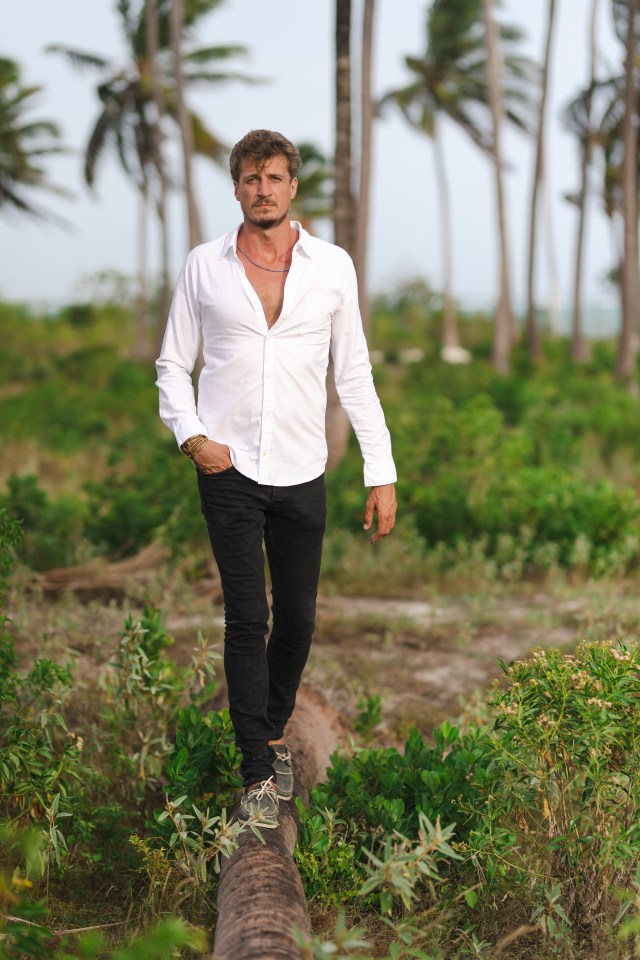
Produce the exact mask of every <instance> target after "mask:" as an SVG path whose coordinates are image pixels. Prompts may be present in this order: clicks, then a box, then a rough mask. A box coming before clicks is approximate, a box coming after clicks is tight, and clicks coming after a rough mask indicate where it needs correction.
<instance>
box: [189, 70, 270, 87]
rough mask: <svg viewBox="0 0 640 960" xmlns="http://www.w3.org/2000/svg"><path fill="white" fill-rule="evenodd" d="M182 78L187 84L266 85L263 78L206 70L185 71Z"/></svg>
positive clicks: (265, 80)
mask: <svg viewBox="0 0 640 960" xmlns="http://www.w3.org/2000/svg"><path fill="white" fill-rule="evenodd" d="M184 78H185V80H186V81H187V83H217V84H222V83H230V82H231V81H236V80H238V81H240V82H241V83H256V84H257V83H266V82H267V79H266V78H265V77H248V76H247V75H246V74H244V73H214V72H211V71H208V70H185V72H184Z"/></svg>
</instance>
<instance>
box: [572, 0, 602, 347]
mask: <svg viewBox="0 0 640 960" xmlns="http://www.w3.org/2000/svg"><path fill="white" fill-rule="evenodd" d="M597 9H598V0H592V3H591V19H590V26H589V96H588V100H587V121H586V127H587V129H586V137H585V140H584V142H583V143H582V144H581V150H580V192H579V194H578V231H577V236H576V255H575V265H574V279H573V314H572V317H571V359H572V360H573V361H574V363H588V362H589V360H590V359H591V345H590V344H589V342H588V340H587V339H586V338H585V336H584V331H583V323H582V265H583V261H584V240H585V228H586V220H587V192H588V182H589V169H590V167H591V157H592V154H593V144H592V140H591V104H592V99H593V88H594V84H595V80H596V13H597Z"/></svg>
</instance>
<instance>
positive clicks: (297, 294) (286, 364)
mask: <svg viewBox="0 0 640 960" xmlns="http://www.w3.org/2000/svg"><path fill="white" fill-rule="evenodd" d="M291 226H292V227H293V228H295V229H297V230H298V232H299V239H298V241H297V243H296V245H295V246H294V248H293V252H292V258H291V269H290V270H289V273H288V275H287V279H286V283H285V288H284V302H283V305H282V311H281V313H280V316H279V317H278V320H277V321H276V323H275V324H274V325H273V326H272V327H271V328H270V329H269V327H268V326H267V320H266V317H265V314H264V310H263V308H262V304H261V303H260V299H259V298H258V296H257V294H256V292H255V290H254V289H253V287H252V286H251V284H250V283H249V281H248V279H247V277H246V275H245V271H244V266H243V264H242V262H241V260H240V259H239V258H238V255H237V252H236V238H237V235H238V230H237V229H236V230H234V231H232V232H231V233H227V234H225V235H224V236H223V237H220V238H219V239H218V240H213V241H211V242H210V243H204V244H202V245H201V246H199V247H196V248H195V249H194V250H192V251H191V253H190V254H189V256H188V257H187V260H186V262H185V264H184V266H183V268H182V270H181V272H180V276H179V278H178V283H177V286H176V291H175V294H174V297H173V303H172V305H171V311H170V313H169V320H168V324H167V329H166V333H165V336H164V342H163V344H162V351H161V353H160V357H159V358H158V360H157V362H156V368H157V371H158V380H157V386H158V388H159V390H160V416H161V418H162V420H163V421H164V423H165V424H166V425H167V426H168V427H169V428H170V429H171V430H173V433H174V434H175V437H176V440H177V442H178V445H180V444H182V443H184V441H185V440H187V439H188V438H189V437H192V436H194V435H195V434H205V435H206V436H207V437H209V438H210V439H211V440H216V441H217V442H218V443H224V444H227V445H228V446H229V450H230V454H231V462H232V463H233V465H234V467H236V469H237V470H239V472H240V473H242V474H244V475H245V476H247V477H249V478H250V479H252V480H256V481H257V482H258V483H263V484H269V485H273V486H289V485H292V484H296V483H304V482H305V481H307V480H313V479H314V478H315V477H318V476H320V474H321V473H322V472H323V470H324V468H325V464H326V460H327V443H326V437H325V410H326V401H327V393H326V383H325V381H326V374H327V366H328V361H329V351H330V350H331V356H332V357H333V362H334V373H335V381H336V387H337V390H338V396H339V398H340V403H341V405H342V407H343V409H344V410H345V412H346V414H347V416H348V418H349V420H350V421H351V425H352V426H353V429H354V430H355V433H356V436H357V438H358V442H359V444H360V449H361V451H362V455H363V458H364V482H365V486H378V485H380V484H384V483H393V482H395V480H396V470H395V466H394V462H393V458H392V455H391V440H390V437H389V431H388V430H387V427H386V424H385V420H384V414H383V412H382V407H381V406H380V401H379V399H378V396H377V394H376V390H375V387H374V384H373V378H372V375H371V364H370V363H369V352H368V349H367V343H366V340H365V336H364V332H363V329H362V321H361V318H360V311H359V309H358V293H357V283H356V275H355V270H354V267H353V263H352V261H351V258H350V257H349V256H348V255H347V254H346V253H345V251H344V250H342V249H341V248H340V247H337V246H334V245H333V244H331V243H327V242H326V241H324V240H319V239H318V238H317V237H312V236H311V235H310V234H309V233H307V231H306V230H303V229H302V228H301V227H300V224H298V223H296V222H295V221H292V223H291ZM201 336H202V338H203V352H204V368H203V370H202V372H201V374H200V379H199V383H198V405H197V408H196V403H195V397H194V390H193V383H192V380H191V372H192V370H193V368H194V366H195V362H196V358H197V355H198V348H199V343H200V338H201Z"/></svg>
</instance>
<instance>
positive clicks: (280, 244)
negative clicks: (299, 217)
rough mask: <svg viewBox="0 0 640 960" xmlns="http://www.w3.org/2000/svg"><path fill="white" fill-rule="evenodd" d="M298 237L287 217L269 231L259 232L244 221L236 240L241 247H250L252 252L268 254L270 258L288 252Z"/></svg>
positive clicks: (259, 230)
mask: <svg viewBox="0 0 640 960" xmlns="http://www.w3.org/2000/svg"><path fill="white" fill-rule="evenodd" d="M298 236H299V234H298V231H297V230H296V229H295V227H292V226H291V224H290V221H289V218H288V217H287V219H286V220H283V222H282V223H279V224H278V226H277V227H271V228H270V229H269V230H261V229H260V228H259V227H256V226H255V225H254V224H253V223H248V222H247V221H246V220H245V221H244V223H243V224H242V226H241V227H240V230H239V231H238V240H239V242H240V243H241V244H242V245H244V246H250V247H251V249H253V250H264V251H265V252H270V253H271V255H272V256H273V255H277V254H278V253H283V252H284V251H285V250H290V249H291V247H293V245H294V244H295V243H296V241H297V240H298Z"/></svg>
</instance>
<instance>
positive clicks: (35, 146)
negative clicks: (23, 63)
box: [0, 58, 66, 222]
mask: <svg viewBox="0 0 640 960" xmlns="http://www.w3.org/2000/svg"><path fill="white" fill-rule="evenodd" d="M41 89H42V88H41V87H24V86H22V83H21V79H20V68H19V66H18V64H17V63H16V62H15V61H14V60H9V59H6V58H0V210H2V209H4V210H8V209H13V210H14V211H18V212H19V213H21V214H29V215H31V216H35V217H41V218H45V219H52V220H53V219H56V220H58V221H59V222H62V220H61V218H59V217H57V216H56V215H55V214H53V213H52V212H51V211H48V210H46V209H45V208H44V207H40V206H39V205H37V204H36V203H34V201H33V199H32V194H33V193H35V192H36V191H38V190H45V191H49V192H50V193H58V194H63V193H66V191H64V190H62V188H60V187H56V186H55V185H54V184H52V183H51V182H50V181H49V179H48V177H47V171H46V169H45V167H44V166H43V165H42V160H43V158H45V157H47V156H52V155H55V154H59V153H61V152H63V149H64V148H63V147H62V145H61V143H60V130H59V128H58V126H57V125H56V124H55V123H53V122H52V121H51V120H28V119H26V118H25V114H26V113H27V112H28V111H29V110H30V109H31V106H32V100H33V98H34V97H35V96H36V95H37V94H38V93H39V92H40V90H41Z"/></svg>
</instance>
